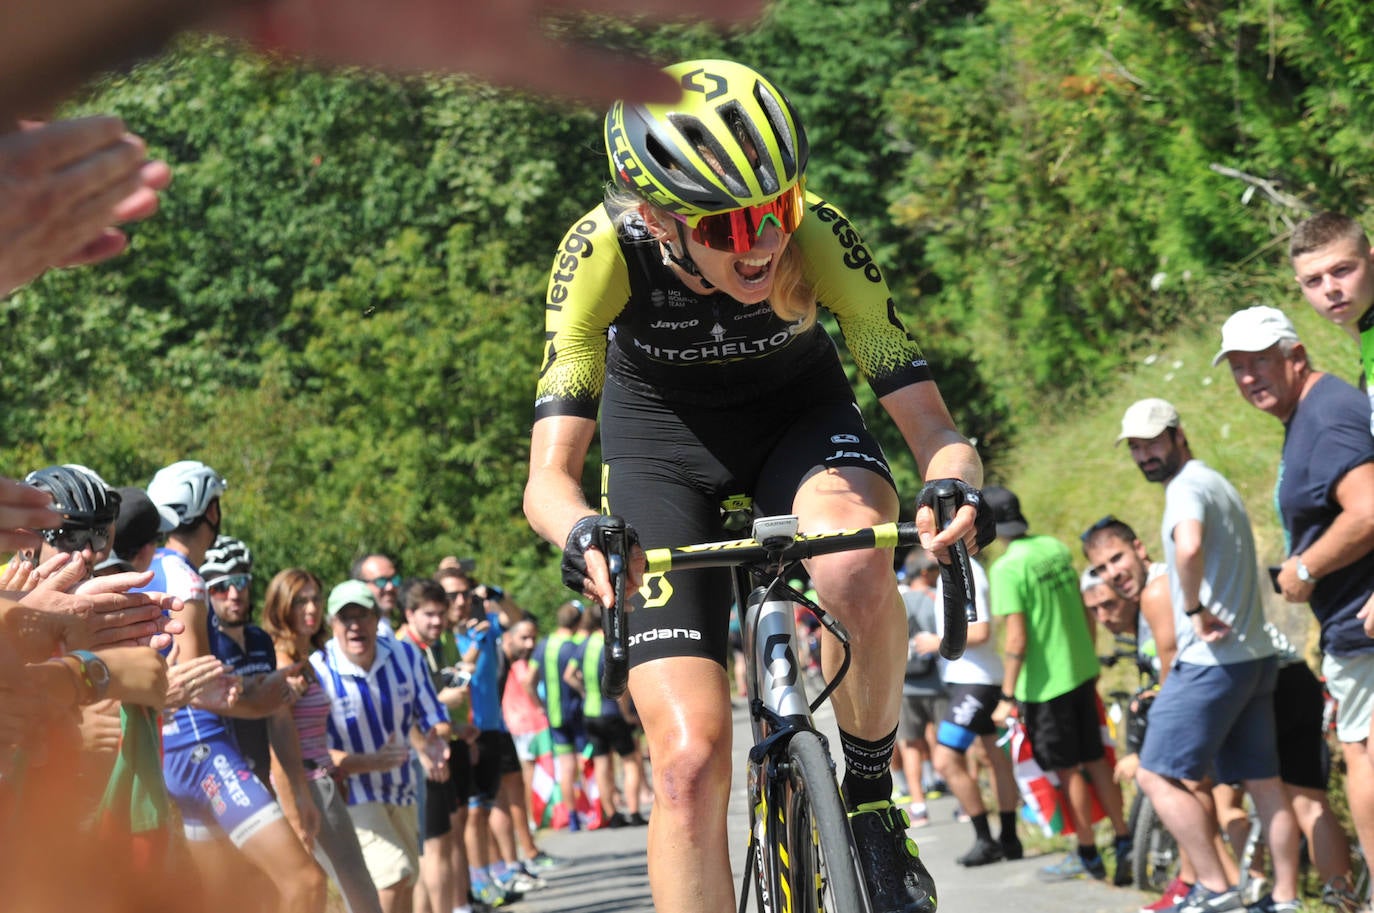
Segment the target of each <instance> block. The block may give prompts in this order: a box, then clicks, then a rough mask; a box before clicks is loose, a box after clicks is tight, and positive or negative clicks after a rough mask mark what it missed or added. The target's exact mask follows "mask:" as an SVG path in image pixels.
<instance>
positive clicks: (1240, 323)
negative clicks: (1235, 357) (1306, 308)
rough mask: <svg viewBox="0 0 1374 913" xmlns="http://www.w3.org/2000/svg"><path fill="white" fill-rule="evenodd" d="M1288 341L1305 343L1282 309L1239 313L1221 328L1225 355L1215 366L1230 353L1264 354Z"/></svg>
mask: <svg viewBox="0 0 1374 913" xmlns="http://www.w3.org/2000/svg"><path fill="white" fill-rule="evenodd" d="M1285 339H1287V340H1290V341H1292V342H1301V340H1300V339H1298V331H1297V330H1295V329H1293V321H1291V320H1289V319H1288V315H1286V314H1284V312H1283V311H1280V310H1279V309H1278V308H1271V307H1268V306H1266V305H1262V304H1260V305H1256V306H1255V307H1250V308H1246V309H1245V310H1243V311H1236V312H1235V313H1234V314H1232V315H1231V316H1230V317H1228V318H1226V322H1225V323H1224V324H1222V325H1221V351H1219V352H1217V355H1216V358H1213V359H1212V365H1213V367H1215V366H1216V365H1219V364H1221V362H1222V359H1224V358H1225V357H1226V353H1227V352H1263V351H1264V350H1265V349H1267V348H1269V347H1270V346H1272V345H1275V344H1277V343H1279V342H1282V341H1283V340H1285Z"/></svg>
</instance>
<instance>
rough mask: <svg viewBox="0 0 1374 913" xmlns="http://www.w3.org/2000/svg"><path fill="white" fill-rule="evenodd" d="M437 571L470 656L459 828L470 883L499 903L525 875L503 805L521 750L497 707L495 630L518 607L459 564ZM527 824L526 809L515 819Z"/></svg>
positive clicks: (515, 784) (517, 776) (514, 785)
mask: <svg viewBox="0 0 1374 913" xmlns="http://www.w3.org/2000/svg"><path fill="white" fill-rule="evenodd" d="M444 574H445V576H444V577H443V578H442V579H441V580H440V583H441V585H442V586H443V587H444V588H445V589H446V590H448V592H449V595H450V597H451V598H452V599H453V604H454V607H455V610H457V611H460V612H461V613H462V615H461V618H460V620H459V622H458V625H457V627H456V628H455V640H456V642H457V646H458V651H459V653H460V654H461V655H462V656H463V657H464V658H465V659H467V660H468V661H469V662H471V663H472V680H471V682H470V683H469V689H470V690H469V693H470V696H471V701H472V723H473V725H474V726H476V727H477V730H478V735H477V742H476V745H477V753H476V757H475V759H474V762H473V771H472V780H473V794H472V798H471V799H470V800H469V801H468V821H467V832H466V835H465V839H466V841H467V851H468V864H469V866H470V868H471V872H472V890H473V894H474V895H475V896H476V897H477V898H478V899H479V900H481V901H483V902H485V903H488V904H491V905H492V906H498V905H500V904H501V903H505V902H506V901H507V900H509V899H513V898H514V896H515V894H516V893H518V892H517V891H516V890H515V888H516V884H515V883H516V881H517V880H519V881H520V882H521V883H522V885H524V884H527V879H528V878H530V877H531V876H530V875H529V873H526V872H525V871H524V869H523V867H520V866H519V865H518V856H517V853H518V851H517V850H516V840H517V837H516V833H517V830H518V829H517V827H516V824H515V822H514V820H513V818H512V816H511V813H510V797H511V795H512V794H513V791H520V792H523V789H524V780H523V776H522V775H521V769H520V758H519V757H518V756H517V755H516V753H515V742H514V741H513V740H512V739H511V735H510V731H509V730H508V729H507V728H506V722H505V718H504V717H503V716H502V714H501V675H502V668H501V666H502V655H501V635H502V633H503V632H504V630H505V628H506V627H507V626H509V625H511V624H514V623H515V622H516V621H517V620H519V619H520V618H523V617H524V612H523V611H521V610H520V608H519V606H517V605H516V604H515V602H514V601H513V600H511V599H509V598H507V597H506V594H505V593H504V592H503V591H502V590H500V589H499V588H496V587H490V586H487V585H485V584H479V583H476V582H475V581H473V580H472V579H471V578H470V577H468V576H467V574H466V573H465V572H464V571H462V570H461V569H452V568H446V569H445V571H444ZM527 825H528V816H526V821H524V822H521V826H522V827H524V828H525V829H527ZM507 862H512V863H517V865H516V866H515V867H508V866H507ZM522 876H524V877H522Z"/></svg>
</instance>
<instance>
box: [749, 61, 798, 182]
mask: <svg viewBox="0 0 1374 913" xmlns="http://www.w3.org/2000/svg"><path fill="white" fill-rule="evenodd" d="M754 96H755V97H756V98H757V99H758V101H759V104H760V105H762V106H763V109H764V110H765V111H767V112H768V127H769V129H771V130H772V131H773V139H774V142H773V143H770V144H769V145H772V146H775V147H776V148H777V150H778V154H779V156H780V157H781V158H782V167H783V172H784V173H783V175H782V177H783V178H784V179H785V180H786V181H787V183H789V184H790V183H792V181H794V180H795V179H796V178H798V177H800V176H801V175H800V169H799V168H798V167H797V158H798V156H797V147H796V144H795V142H794V139H793V135H792V128H791V127H790V126H789V124H788V117H787V110H788V109H787V107H785V106H784V105H783V103H782V102H781V101H780V100H779V99H778V97H777V96H776V95H774V94H773V91H772V89H770V88H769V87H768V84H767V83H765V82H763V80H759V81H758V82H756V83H754ZM801 129H802V126H801V124H800V123H799V124H797V125H796V130H797V131H798V132H800V131H801ZM803 142H805V138H804V137H803Z"/></svg>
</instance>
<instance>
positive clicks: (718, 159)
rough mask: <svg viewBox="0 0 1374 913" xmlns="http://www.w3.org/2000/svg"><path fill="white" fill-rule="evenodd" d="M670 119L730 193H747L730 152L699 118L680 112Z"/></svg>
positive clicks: (741, 194) (742, 194)
mask: <svg viewBox="0 0 1374 913" xmlns="http://www.w3.org/2000/svg"><path fill="white" fill-rule="evenodd" d="M671 120H672V122H673V126H674V127H676V128H677V129H678V132H679V133H681V134H682V138H683V139H684V140H686V142H687V145H689V146H691V147H692V149H693V150H694V151H695V152H696V154H697V155H699V156H701V158H702V159H703V160H704V161H705V162H706V165H707V167H709V168H710V169H711V171H713V172H715V174H716V176H717V177H718V178H720V179H721V180H722V181H723V182H724V183H725V186H726V188H727V189H728V190H729V191H730V193H732V194H734V195H735V196H737V197H742V196H748V195H749V185H748V184H747V183H746V182H745V180H744V175H742V174H741V173H740V171H739V168H738V166H736V164H735V160H734V159H733V158H732V157H731V156H730V153H728V152H726V151H725V147H723V146H722V145H721V144H720V142H719V141H718V140H717V139H716V138H715V137H714V136H712V135H711V131H709V130H707V129H706V128H705V127H703V126H702V123H701V121H700V120H698V119H697V118H695V117H689V116H687V115H682V114H676V115H672V117H671Z"/></svg>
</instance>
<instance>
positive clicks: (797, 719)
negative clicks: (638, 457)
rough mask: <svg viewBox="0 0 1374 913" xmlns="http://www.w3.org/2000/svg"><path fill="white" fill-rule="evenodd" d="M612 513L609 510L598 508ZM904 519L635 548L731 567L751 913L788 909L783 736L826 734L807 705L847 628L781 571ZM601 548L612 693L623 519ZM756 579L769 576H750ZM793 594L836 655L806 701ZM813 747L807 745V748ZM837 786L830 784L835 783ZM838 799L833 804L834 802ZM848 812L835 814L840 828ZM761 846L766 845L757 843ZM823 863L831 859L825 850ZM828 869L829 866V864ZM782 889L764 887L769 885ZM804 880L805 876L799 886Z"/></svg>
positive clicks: (967, 587) (944, 510)
mask: <svg viewBox="0 0 1374 913" xmlns="http://www.w3.org/2000/svg"><path fill="white" fill-rule="evenodd" d="M956 509H957V508H956V506H955V493H954V490H953V486H952V484H950V485H949V486H948V491H941V492H940V493H939V494H938V496H937V499H936V515H937V524H938V525H939V526H940V527H944V526H945V525H947V524H948V523H949V521H950V519H952V517H953V515H954V512H955V510H956ZM608 519H611V520H616V519H617V518H608ZM919 541H920V536H919V534H918V533H917V531H916V526H915V524H914V523H900V524H899V523H886V524H880V525H877V526H873V527H867V528H864V529H858V530H838V531H835V532H829V533H815V534H807V535H798V534H797V518H796V517H784V518H778V517H772V518H760V519H757V520H755V523H754V538H752V539H739V540H733V541H728V542H714V543H705V544H702V545H694V546H686V547H683V548H676V549H648V550H646V551H645V559H646V572H647V573H666V572H668V571H669V570H684V569H688V568H702V567H728V568H730V569H731V572H732V578H733V584H734V590H735V596H736V601H735V606H736V608H735V611H736V612H737V613H738V614H739V620H740V631H741V634H742V636H743V639H744V651H745V662H746V668H747V675H746V679H747V687H748V689H749V699H750V700H749V704H750V715H751V726H752V730H753V737H754V745H753V747H752V748H751V749H750V752H749V762H748V785H747V794H748V797H749V810H750V838H749V851H748V853H749V855H748V860H747V862H746V868H745V875H744V884H743V885H742V886H741V891H740V911H741V913H743V911H744V910H745V909H746V908H747V905H748V896H749V881H750V880H751V878H752V876H753V873H754V861H755V858H756V855H755V854H756V853H757V858H758V860H759V869H758V882H757V887H758V897H759V900H760V907H761V910H760V913H790V911H791V910H792V897H791V895H792V893H793V885H792V882H791V880H790V870H789V861H790V860H789V857H788V853H787V850H786V849H785V846H786V841H785V840H781V839H779V837H780V836H781V833H782V831H783V829H784V827H785V820H784V806H783V805H782V801H783V800H784V799H785V798H786V796H787V793H788V789H789V785H788V781H787V780H786V777H785V776H784V773H783V771H784V765H789V764H790V761H789V759H788V747H789V742H790V740H791V739H793V738H794V737H795V736H796V735H797V734H798V733H802V732H806V733H812V734H814V735H815V737H816V738H817V739H818V740H819V741H820V743H821V745H822V746H823V747H824V746H825V745H826V740H825V738H824V736H822V735H821V734H820V733H819V732H818V731H817V730H816V728H815V725H814V722H813V720H812V716H811V714H812V711H813V710H814V709H815V708H816V707H819V706H820V704H821V703H822V702H823V701H824V700H825V699H826V698H827V697H828V696H829V695H830V694H831V692H832V691H834V689H835V687H836V686H837V685H838V684H839V682H840V680H841V679H842V678H843V676H844V674H845V672H846V671H847V670H848V668H849V662H850V650H849V636H848V633H847V632H846V631H845V630H844V627H843V626H842V625H841V624H840V623H839V622H838V621H837V620H836V619H835V618H834V617H833V616H831V615H830V614H829V613H827V612H825V611H824V610H823V609H822V608H821V607H820V606H818V605H816V604H815V603H814V602H812V601H811V600H809V599H807V598H806V597H805V596H804V595H802V594H801V593H798V592H796V591H795V590H793V589H792V588H791V587H790V586H788V585H787V583H786V581H785V579H784V574H785V572H786V570H787V568H788V567H789V566H790V565H792V564H793V563H794V562H796V561H800V560H804V559H807V558H812V557H816V556H818V555H824V554H831V553H835V552H840V551H851V550H858V549H864V548H896V547H901V546H912V545H916V544H919ZM605 544H606V546H607V547H606V555H607V559H608V564H609V566H610V570H611V573H612V575H613V576H614V578H615V585H616V597H615V605H614V606H613V608H612V609H611V610H610V611H608V612H607V613H606V614H605V615H604V616H603V627H604V631H605V634H606V639H607V646H606V651H607V652H606V656H607V663H606V668H605V671H604V672H603V676H602V691H603V693H605V694H607V695H609V696H617V695H618V694H620V693H622V692H623V691H624V687H625V682H626V679H627V666H628V658H627V654H626V652H625V647H626V641H625V624H624V613H623V609H622V607H623V606H624V605H625V598H626V596H627V594H626V593H625V576H626V575H625V574H624V573H623V570H624V567H625V554H626V553H625V536H624V533H623V526H613V528H612V531H611V533H610V535H609V536H608V537H607V539H606V543H605ZM951 551H952V553H953V556H954V562H953V564H951V565H942V566H941V573H942V574H943V575H944V578H945V581H944V582H945V587H944V592H945V638H944V641H943V642H942V643H941V647H940V649H941V653H942V654H944V655H945V656H946V657H947V658H950V659H956V658H958V656H959V655H960V654H962V652H963V648H964V643H965V640H966V637H967V632H968V622H969V621H970V620H971V619H972V618H973V617H974V606H973V592H972V591H973V583H972V573H971V570H970V567H969V557H968V552H967V550H966V549H964V547H963V544H962V543H958V544H956V546H955V547H954V548H953V549H951ZM756 580H757V581H760V582H762V581H769V582H767V583H766V584H765V585H761V586H755V582H756ZM795 604H800V605H803V606H806V607H807V608H809V609H810V610H811V611H813V612H814V613H816V615H817V617H818V618H819V619H820V620H821V623H822V624H823V625H824V626H825V628H826V630H828V631H830V633H831V634H832V635H833V636H835V638H836V639H837V641H838V642H839V643H840V644H841V646H842V647H843V649H844V659H843V662H842V663H841V665H840V667H839V668H838V669H837V670H836V672H835V675H834V677H833V678H831V679H830V681H828V682H827V683H826V686H825V687H824V688H823V689H822V691H821V694H820V695H819V696H818V697H817V698H816V699H815V700H814V701H808V700H807V694H806V689H805V686H804V684H803V680H804V676H803V674H802V667H801V664H800V662H799V661H798V659H797V644H796V623H795V617H794V611H793V606H794V605H795ZM813 757H814V755H813ZM826 757H827V760H828V761H829V765H830V771H829V773H830V778H829V782H830V785H829V787H828V788H829V789H831V790H837V789H838V787H837V784H836V783H835V780H834V761H833V759H832V758H830V757H829V752H828V749H826ZM836 795H838V793H836ZM837 808H838V806H837ZM848 826H849V825H848V821H847V820H845V821H843V827H844V830H845V833H846V834H847V832H848ZM848 846H849V848H850V852H849V857H850V858H849V859H848V860H846V861H842V862H840V863H839V864H841V865H846V866H848V865H852V866H853V870H854V874H855V875H856V876H857V878H856V881H857V884H858V886H859V887H858V893H859V894H861V895H863V896H860V897H856V898H854V899H855V901H856V906H855V910H857V911H868V910H869V909H870V905H869V902H868V898H867V896H866V888H865V887H864V885H863V878H862V872H861V870H860V866H859V862H858V858H857V855H856V854H855V852H854V850H853V838H852V836H850V837H849V840H848ZM764 848H766V850H767V851H766V852H765V851H763V850H764ZM829 861H830V863H831V864H832V865H834V864H836V862H837V860H835V859H833V858H832V859H830V860H829ZM832 871H833V870H832ZM774 886H777V890H778V892H779V893H781V894H782V895H783V896H779V897H774V896H773V887H774ZM799 887H801V888H802V889H804V890H808V891H809V890H812V889H813V888H812V886H810V885H801V886H799Z"/></svg>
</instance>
